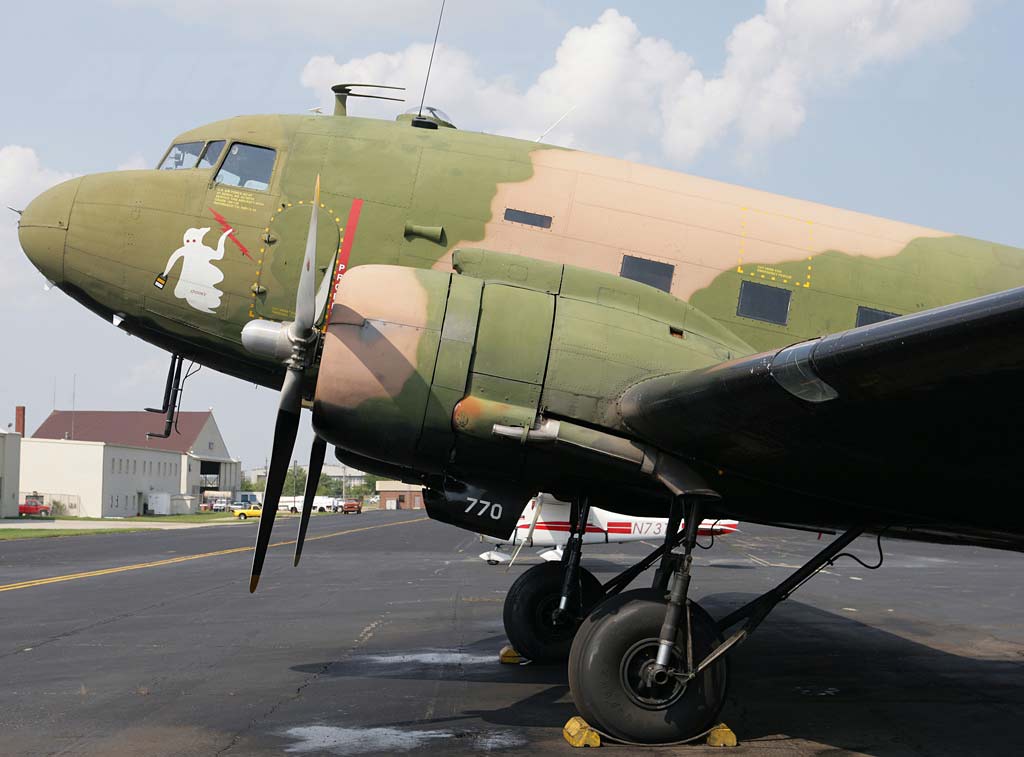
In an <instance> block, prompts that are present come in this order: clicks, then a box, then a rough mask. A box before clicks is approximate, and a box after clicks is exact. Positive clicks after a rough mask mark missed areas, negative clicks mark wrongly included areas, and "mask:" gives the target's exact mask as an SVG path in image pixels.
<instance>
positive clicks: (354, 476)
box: [244, 463, 366, 489]
mask: <svg viewBox="0 0 1024 757" xmlns="http://www.w3.org/2000/svg"><path fill="white" fill-rule="evenodd" d="M298 467H299V470H301V471H302V473H303V474H307V473H308V471H307V466H305V465H299V466H298ZM244 474H245V477H246V478H247V479H249V480H250V481H252V482H253V483H255V484H257V485H259V486H260V487H264V488H265V487H266V485H267V469H266V468H251V469H249V470H247V471H244ZM328 478H330V479H334V480H335V481H337V482H339V483H342V484H344V486H345V488H346V489H351V488H352V487H353V486H362V485H363V484H365V483H366V474H365V473H363V471H361V470H357V469H355V468H351V467H349V466H347V465H342V464H341V463H324V466H323V469H322V470H321V471H320V480H321V481H323V480H325V479H328Z"/></svg>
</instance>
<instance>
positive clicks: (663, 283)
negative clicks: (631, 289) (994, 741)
mask: <svg viewBox="0 0 1024 757" xmlns="http://www.w3.org/2000/svg"><path fill="white" fill-rule="evenodd" d="M675 270H676V268H675V266H672V265H669V264H668V263H659V262H658V261H657V260H646V259H645V258H635V257H633V256H632V255H623V256H622V268H620V269H619V276H621V277H622V278H624V279H632V280H633V281H639V282H640V283H641V284H647V286H652V287H654V288H655V289H660V290H661V291H663V292H670V291H672V274H674V273H675Z"/></svg>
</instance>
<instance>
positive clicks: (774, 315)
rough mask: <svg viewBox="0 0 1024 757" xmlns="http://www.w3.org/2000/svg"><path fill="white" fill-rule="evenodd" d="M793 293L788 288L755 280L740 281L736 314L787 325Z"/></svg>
mask: <svg viewBox="0 0 1024 757" xmlns="http://www.w3.org/2000/svg"><path fill="white" fill-rule="evenodd" d="M792 295H793V293H792V292H790V291H789V290H788V289H780V288H779V287H772V286H768V285H767V284H758V283H756V282H753V281H743V282H740V299H739V302H738V303H737V305H736V315H739V316H742V317H743V318H753V319H754V320H755V321H764V322H765V323H775V324H778V325H779V326H785V325H786V324H787V323H788V322H789V301H790V298H791V297H792Z"/></svg>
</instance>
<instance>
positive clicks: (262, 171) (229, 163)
mask: <svg viewBox="0 0 1024 757" xmlns="http://www.w3.org/2000/svg"><path fill="white" fill-rule="evenodd" d="M276 156H277V152H276V151H274V150H271V149H270V148H269V147H257V146H256V145H243V144H237V143H236V144H233V145H231V149H230V150H228V156H227V157H226V158H225V159H224V164H223V165H222V166H221V167H220V170H219V171H217V178H216V179H215V181H216V182H217V183H218V184H227V185H228V186H230V187H244V188H245V189H266V188H267V187H268V186H270V174H271V173H272V172H273V170H274V158H275V157H276Z"/></svg>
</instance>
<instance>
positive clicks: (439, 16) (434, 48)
mask: <svg viewBox="0 0 1024 757" xmlns="http://www.w3.org/2000/svg"><path fill="white" fill-rule="evenodd" d="M444 4H445V0H441V12H440V13H438V14H437V29H435V30H434V46H433V47H431V48H430V62H429V63H428V64H427V77H426V78H425V79H424V80H423V96H422V97H421V98H420V109H419V112H418V113H417V114H416V118H423V103H424V102H425V101H426V99H427V84H429V83H430V68H431V66H433V65H434V51H435V50H437V35H439V34H440V33H441V19H442V18H444Z"/></svg>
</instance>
